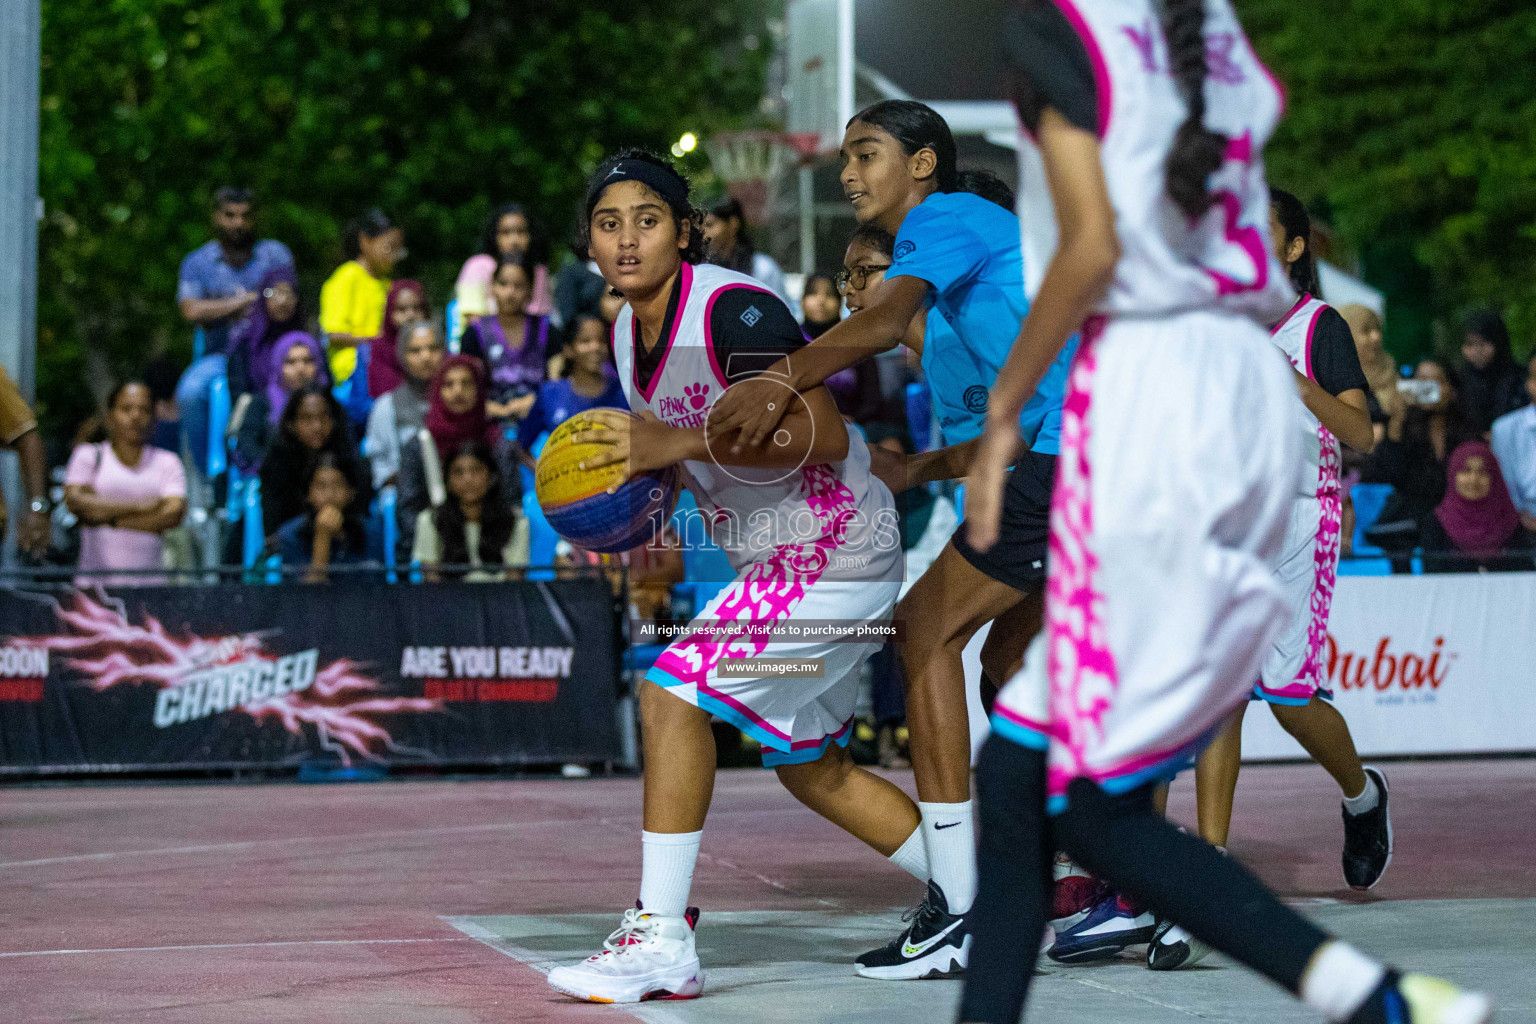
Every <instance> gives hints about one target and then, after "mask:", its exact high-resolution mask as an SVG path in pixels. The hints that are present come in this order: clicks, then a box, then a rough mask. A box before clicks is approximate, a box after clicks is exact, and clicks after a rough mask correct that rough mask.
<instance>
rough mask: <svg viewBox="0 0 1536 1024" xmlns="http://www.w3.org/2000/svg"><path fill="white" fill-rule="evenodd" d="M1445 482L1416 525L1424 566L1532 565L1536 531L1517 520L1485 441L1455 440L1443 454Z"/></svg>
mask: <svg viewBox="0 0 1536 1024" xmlns="http://www.w3.org/2000/svg"><path fill="white" fill-rule="evenodd" d="M1445 484H1446V486H1445V497H1444V498H1442V499H1441V501H1440V504H1439V505H1437V506H1435V510H1434V512H1432V513H1431V514H1430V515H1428V516H1425V517H1424V521H1423V524H1422V526H1421V527H1420V533H1419V543H1420V544H1421V545H1422V547H1423V548H1424V569H1425V571H1426V572H1479V571H1491V572H1499V571H1503V572H1511V571H1517V570H1521V569H1526V570H1528V569H1530V568H1531V567H1532V566H1531V547H1532V545H1533V543H1536V537H1533V536H1532V535H1531V534H1530V533H1528V532H1527V531H1526V530H1525V529H1523V528H1522V527H1521V525H1520V513H1519V512H1518V511H1517V510H1516V509H1515V503H1514V501H1512V500H1511V499H1510V497H1509V489H1508V488H1506V487H1505V486H1504V476H1503V474H1502V473H1500V472H1499V463H1498V460H1497V459H1495V458H1494V457H1493V449H1492V448H1490V447H1488V445H1487V444H1486V443H1485V442H1483V441H1467V442H1466V443H1464V444H1461V445H1458V446H1457V448H1456V450H1455V451H1453V452H1452V453H1451V457H1450V458H1449V459H1447V460H1446V482H1445Z"/></svg>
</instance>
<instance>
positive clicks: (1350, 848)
mask: <svg viewBox="0 0 1536 1024" xmlns="http://www.w3.org/2000/svg"><path fill="white" fill-rule="evenodd" d="M1365 774H1367V775H1369V776H1370V777H1371V781H1372V782H1374V783H1376V789H1377V791H1378V792H1379V793H1380V794H1381V797H1380V799H1379V800H1377V802H1376V806H1375V807H1373V808H1372V809H1371V810H1369V811H1366V812H1365V813H1364V814H1350V813H1349V810H1348V808H1346V809H1345V810H1344V880H1345V881H1346V882H1348V883H1349V887H1350V888H1351V889H1369V888H1371V887H1372V886H1374V885H1375V884H1376V883H1377V882H1379V881H1381V876H1382V875H1384V874H1386V873H1387V865H1388V864H1391V863H1392V815H1391V813H1390V812H1389V811H1388V809H1387V777H1386V775H1384V774H1382V772H1381V770H1380V769H1378V768H1369V767H1368V768H1366V769H1365Z"/></svg>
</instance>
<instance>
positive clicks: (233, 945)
mask: <svg viewBox="0 0 1536 1024" xmlns="http://www.w3.org/2000/svg"><path fill="white" fill-rule="evenodd" d="M461 930H462V929H461ZM465 941H467V940H466V939H292V940H289V941H287V942H215V943H209V944H207V945H201V946H113V947H109V948H106V949H29V950H25V951H22V952H19V953H0V960H5V959H11V958H14V957H21V956H78V955H80V954H82V953H170V952H175V951H178V950H194V949H267V948H272V947H277V946H403V945H407V944H410V943H422V942H465Z"/></svg>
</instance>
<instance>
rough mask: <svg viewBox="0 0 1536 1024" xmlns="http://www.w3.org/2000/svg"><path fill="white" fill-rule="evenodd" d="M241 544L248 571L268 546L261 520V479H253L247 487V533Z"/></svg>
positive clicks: (243, 560) (248, 482) (243, 559)
mask: <svg viewBox="0 0 1536 1024" xmlns="http://www.w3.org/2000/svg"><path fill="white" fill-rule="evenodd" d="M242 540H243V543H242V544H241V552H240V553H241V556H242V559H241V560H242V562H243V563H244V564H245V567H246V568H247V569H250V568H253V567H254V566H255V565H256V560H257V559H259V558H260V557H261V549H262V548H264V547H266V545H267V537H266V532H265V530H264V529H263V522H262V518H261V478H260V477H251V479H250V480H248V481H247V482H246V485H245V532H244V534H243V537H242Z"/></svg>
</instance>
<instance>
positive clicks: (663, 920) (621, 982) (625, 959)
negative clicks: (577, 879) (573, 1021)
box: [549, 905, 704, 1003]
mask: <svg viewBox="0 0 1536 1024" xmlns="http://www.w3.org/2000/svg"><path fill="white" fill-rule="evenodd" d="M698 920H699V911H698V908H696V907H689V908H688V912H687V913H686V914H685V915H684V916H683V917H660V916H658V915H656V914H650V913H647V912H646V911H645V910H643V909H641V908H640V907H639V906H638V905H637V906H636V907H635V909H634V910H626V911H625V912H624V920H623V921H622V922H621V923H620V924H619V927H618V929H617V930H616V931H614V933H613V934H612V935H610V936H608V939H607V941H606V942H604V943H603V948H602V951H601V952H598V953H595V954H593V955H592V956H589V957H587V958H586V959H585V960H583V961H582V962H581V963H579V964H573V965H572V966H570V967H556V968H555V969H554V970H552V971H550V972H549V987H550V988H553V989H554V990H555V991H557V992H564V993H565V994H566V995H568V996H575V997H576V998H577V999H585V1000H587V1001H588V1002H593V1003H638V1002H642V1001H644V1000H646V999H693V998H694V997H696V996H698V994H699V993H701V992H703V991H704V971H703V969H702V968H701V967H700V966H699V955H698V953H697V951H696V950H695V949H694V944H693V929H694V926H695V925H697V924H698Z"/></svg>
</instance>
